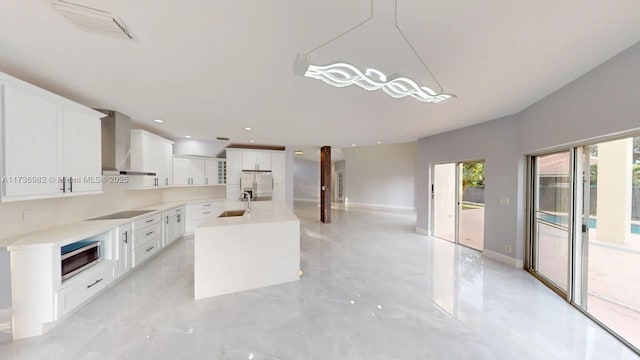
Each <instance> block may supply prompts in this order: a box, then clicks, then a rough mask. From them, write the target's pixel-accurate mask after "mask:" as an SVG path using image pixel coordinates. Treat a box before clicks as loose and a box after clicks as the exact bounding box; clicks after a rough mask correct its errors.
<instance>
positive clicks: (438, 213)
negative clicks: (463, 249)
mask: <svg viewBox="0 0 640 360" xmlns="http://www.w3.org/2000/svg"><path fill="white" fill-rule="evenodd" d="M433 174H434V177H433V188H432V196H433V234H434V236H437V237H439V238H442V239H445V240H448V241H451V242H454V243H458V244H460V245H464V246H467V247H470V248H473V249H476V250H482V249H483V248H484V161H481V160H480V161H466V162H459V163H448V164H436V165H435V166H434V172H433Z"/></svg>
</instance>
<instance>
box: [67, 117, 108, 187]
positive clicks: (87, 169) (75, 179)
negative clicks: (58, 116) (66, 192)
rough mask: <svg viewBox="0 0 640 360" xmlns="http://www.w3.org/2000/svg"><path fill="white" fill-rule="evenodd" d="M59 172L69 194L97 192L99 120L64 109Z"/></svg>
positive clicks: (98, 184) (99, 155)
mask: <svg viewBox="0 0 640 360" xmlns="http://www.w3.org/2000/svg"><path fill="white" fill-rule="evenodd" d="M63 141H64V146H63V152H64V155H63V168H64V171H63V174H64V176H67V177H69V178H70V179H69V184H68V186H69V189H70V190H71V192H72V193H82V192H89V193H90V192H94V193H95V192H97V191H100V190H101V189H102V182H101V181H98V180H99V179H98V178H96V176H99V175H100V174H101V173H102V166H101V165H102V164H101V162H102V158H101V149H100V147H99V146H96V144H100V143H101V137H100V120H98V119H95V118H92V117H89V116H87V115H84V114H81V113H79V112H77V111H73V110H71V109H65V110H64V122H63Z"/></svg>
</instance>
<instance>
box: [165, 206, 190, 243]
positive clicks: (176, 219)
mask: <svg viewBox="0 0 640 360" xmlns="http://www.w3.org/2000/svg"><path fill="white" fill-rule="evenodd" d="M184 214H185V207H184V206H180V207H178V208H175V209H169V210H167V211H165V212H164V213H163V214H162V219H163V221H164V223H163V230H162V247H163V248H164V247H166V246H169V245H170V244H171V243H173V242H174V241H176V240H178V239H179V238H181V237H182V236H183V235H184V231H185V221H184Z"/></svg>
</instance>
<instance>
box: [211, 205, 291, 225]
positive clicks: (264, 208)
mask: <svg viewBox="0 0 640 360" xmlns="http://www.w3.org/2000/svg"><path fill="white" fill-rule="evenodd" d="M246 208H247V203H246V202H239V201H237V202H227V203H226V205H225V208H224V211H229V210H245V209H246ZM220 213H222V210H221V211H220ZM282 221H298V217H296V216H295V214H294V213H293V211H291V209H289V208H288V207H287V206H286V205H284V204H279V203H274V202H272V201H255V202H252V203H251V211H250V212H246V213H245V214H244V215H243V216H230V217H215V218H213V219H211V220H208V221H207V222H205V223H203V224H201V225H200V226H199V227H198V228H208V227H214V226H233V225H250V224H261V223H270V222H282Z"/></svg>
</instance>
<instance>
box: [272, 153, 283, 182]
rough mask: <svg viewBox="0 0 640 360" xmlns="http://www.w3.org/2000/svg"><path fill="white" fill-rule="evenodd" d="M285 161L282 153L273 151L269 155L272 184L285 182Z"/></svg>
mask: <svg viewBox="0 0 640 360" xmlns="http://www.w3.org/2000/svg"><path fill="white" fill-rule="evenodd" d="M285 167H286V159H285V153H284V151H274V152H272V153H271V174H272V175H273V182H274V184H284V183H285V182H286V180H285V179H286V174H285Z"/></svg>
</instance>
